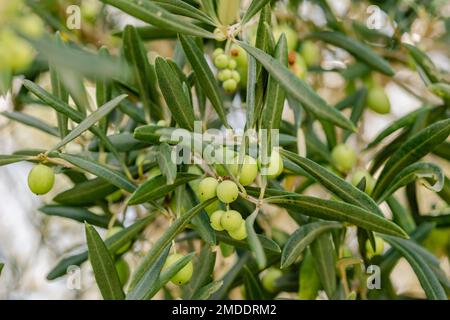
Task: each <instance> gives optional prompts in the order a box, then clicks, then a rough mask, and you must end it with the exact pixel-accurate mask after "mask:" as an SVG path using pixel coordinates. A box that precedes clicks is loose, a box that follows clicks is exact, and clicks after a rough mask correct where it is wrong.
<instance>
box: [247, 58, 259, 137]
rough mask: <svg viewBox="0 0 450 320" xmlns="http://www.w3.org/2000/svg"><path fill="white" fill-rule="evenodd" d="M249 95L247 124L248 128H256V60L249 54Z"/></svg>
mask: <svg viewBox="0 0 450 320" xmlns="http://www.w3.org/2000/svg"><path fill="white" fill-rule="evenodd" d="M247 73H248V74H247V97H246V99H245V101H246V108H245V110H246V125H247V128H248V129H252V128H254V125H255V122H256V119H255V105H256V83H257V78H256V60H255V58H253V57H252V56H248V71H247Z"/></svg>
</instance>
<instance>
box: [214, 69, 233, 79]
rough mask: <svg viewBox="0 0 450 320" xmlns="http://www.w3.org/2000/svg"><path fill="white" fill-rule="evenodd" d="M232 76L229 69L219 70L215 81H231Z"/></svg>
mask: <svg viewBox="0 0 450 320" xmlns="http://www.w3.org/2000/svg"><path fill="white" fill-rule="evenodd" d="M232 75H233V74H232V71H231V70H230V69H223V70H220V71H219V73H218V74H217V79H219V80H220V81H222V82H224V81H227V80H228V79H231V77H232Z"/></svg>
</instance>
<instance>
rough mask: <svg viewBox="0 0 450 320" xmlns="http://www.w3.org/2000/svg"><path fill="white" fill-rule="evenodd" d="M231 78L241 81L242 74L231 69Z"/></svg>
mask: <svg viewBox="0 0 450 320" xmlns="http://www.w3.org/2000/svg"><path fill="white" fill-rule="evenodd" d="M231 78H232V79H233V80H234V81H236V82H239V81H241V75H240V73H239V72H237V71H236V70H233V71H231Z"/></svg>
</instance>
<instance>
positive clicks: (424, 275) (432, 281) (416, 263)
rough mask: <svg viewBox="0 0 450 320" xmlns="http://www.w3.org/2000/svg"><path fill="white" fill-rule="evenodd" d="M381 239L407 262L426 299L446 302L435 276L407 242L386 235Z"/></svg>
mask: <svg viewBox="0 0 450 320" xmlns="http://www.w3.org/2000/svg"><path fill="white" fill-rule="evenodd" d="M382 237H383V239H385V240H386V241H387V242H389V244H391V245H392V246H393V247H394V248H395V249H396V250H398V251H399V252H400V253H401V254H402V255H403V256H404V257H405V259H406V260H407V261H408V262H409V264H410V265H411V267H412V269H413V270H414V273H415V274H416V275H417V278H418V279H419V282H420V284H421V286H422V288H423V290H424V291H425V294H426V295H427V298H428V299H432V300H447V295H446V293H445V291H444V289H443V288H442V286H441V284H440V283H439V280H438V279H437V277H436V275H435V274H434V273H433V270H432V269H431V267H430V266H429V265H428V263H427V262H426V260H425V259H424V258H423V257H422V256H421V255H420V254H418V253H417V251H415V250H413V249H412V248H411V247H410V246H409V245H408V241H407V240H404V239H398V238H395V237H391V236H386V235H383V236H382Z"/></svg>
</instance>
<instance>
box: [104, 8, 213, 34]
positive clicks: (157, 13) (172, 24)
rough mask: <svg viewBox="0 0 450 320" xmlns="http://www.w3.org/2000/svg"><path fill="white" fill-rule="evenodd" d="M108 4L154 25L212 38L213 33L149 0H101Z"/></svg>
mask: <svg viewBox="0 0 450 320" xmlns="http://www.w3.org/2000/svg"><path fill="white" fill-rule="evenodd" d="M101 1H102V2H104V3H106V4H110V5H112V6H114V7H116V8H118V9H120V10H122V11H123V12H126V13H128V14H129V15H131V16H133V17H136V18H138V19H140V20H142V21H144V22H147V23H150V24H151V25H154V26H156V27H160V28H163V29H166V30H171V31H175V32H177V33H181V34H189V35H193V36H198V37H203V38H209V39H214V34H212V33H211V32H208V31H206V30H205V29H202V28H201V27H199V26H197V25H195V24H193V23H190V22H188V21H186V20H184V19H180V17H178V16H177V15H174V14H172V13H170V12H169V11H167V10H165V9H163V8H162V7H160V6H158V5H156V4H155V3H153V1H149V0H101Z"/></svg>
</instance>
